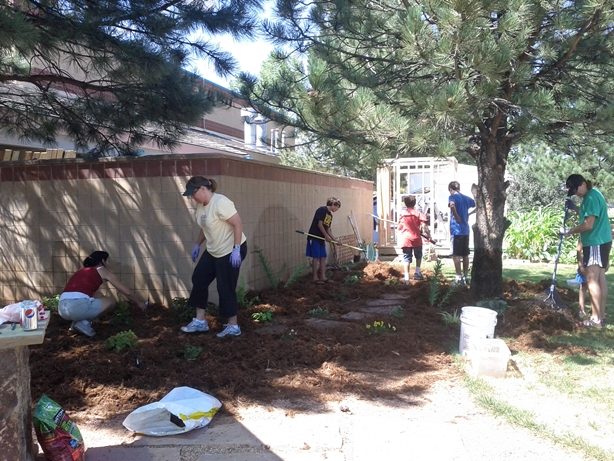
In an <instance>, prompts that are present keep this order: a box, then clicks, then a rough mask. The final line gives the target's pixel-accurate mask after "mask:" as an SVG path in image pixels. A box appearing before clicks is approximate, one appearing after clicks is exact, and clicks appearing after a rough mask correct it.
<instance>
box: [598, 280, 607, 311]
mask: <svg viewBox="0 0 614 461" xmlns="http://www.w3.org/2000/svg"><path fill="white" fill-rule="evenodd" d="M599 286H600V287H601V302H600V303H599V314H600V316H601V317H600V318H601V320H603V319H605V305H606V303H607V299H608V282H607V280H606V278H605V269H601V270H600V271H599Z"/></svg>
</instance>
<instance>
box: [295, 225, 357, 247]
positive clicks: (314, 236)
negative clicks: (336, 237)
mask: <svg viewBox="0 0 614 461" xmlns="http://www.w3.org/2000/svg"><path fill="white" fill-rule="evenodd" d="M295 232H297V233H299V234H303V235H308V236H309V237H313V238H316V239H320V240H326V239H325V238H324V237H320V236H319V235H313V234H308V233H307V232H303V231H300V230H297V231H295ZM332 243H334V244H337V245H341V246H344V247H348V248H353V249H354V250H358V251H365V252H366V251H367V250H363V249H362V248H358V247H353V246H352V245H346V244H345V243H341V242H334V241H333V242H332Z"/></svg>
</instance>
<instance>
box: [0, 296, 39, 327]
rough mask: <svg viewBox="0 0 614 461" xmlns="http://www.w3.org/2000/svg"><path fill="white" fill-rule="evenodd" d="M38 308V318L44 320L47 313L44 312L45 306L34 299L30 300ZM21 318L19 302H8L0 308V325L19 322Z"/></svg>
mask: <svg viewBox="0 0 614 461" xmlns="http://www.w3.org/2000/svg"><path fill="white" fill-rule="evenodd" d="M32 302H33V303H34V304H35V305H36V308H37V309H38V320H46V319H47V314H45V308H44V307H43V304H42V303H41V302H40V301H39V300H38V299H35V300H33V301H32ZM20 320H21V302H18V303H14V304H8V305H7V306H4V307H3V308H2V309H0V325H2V324H3V323H19V321H20Z"/></svg>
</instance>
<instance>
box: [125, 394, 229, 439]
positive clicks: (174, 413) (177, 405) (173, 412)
mask: <svg viewBox="0 0 614 461" xmlns="http://www.w3.org/2000/svg"><path fill="white" fill-rule="evenodd" d="M221 407H222V403H221V402H220V401H219V400H218V399H216V398H215V397H213V396H212V395H209V394H205V393H204V392H201V391H199V390H197V389H192V388H191V387H185V386H184V387H176V388H175V389H173V390H172V391H170V392H169V393H168V394H166V395H165V396H164V397H162V399H160V401H158V402H153V403H149V404H147V405H145V406H142V407H140V408H137V409H136V410H134V411H133V412H132V413H130V414H129V415H128V416H127V417H126V419H125V420H124V423H123V424H124V427H125V428H126V429H128V430H131V431H133V432H137V433H139V434H144V435H154V436H163V435H176V434H183V433H184V432H188V431H191V430H192V429H198V428H199V427H204V426H206V425H207V424H209V423H210V422H211V419H213V416H215V414H216V413H217V411H218V410H219V409H220V408H221Z"/></svg>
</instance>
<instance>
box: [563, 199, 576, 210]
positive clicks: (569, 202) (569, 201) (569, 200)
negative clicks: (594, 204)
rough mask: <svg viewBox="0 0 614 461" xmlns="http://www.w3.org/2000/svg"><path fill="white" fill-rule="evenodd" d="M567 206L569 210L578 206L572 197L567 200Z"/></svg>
mask: <svg viewBox="0 0 614 461" xmlns="http://www.w3.org/2000/svg"><path fill="white" fill-rule="evenodd" d="M565 207H566V208H567V209H568V210H575V209H576V208H578V207H577V206H576V204H575V203H574V202H573V200H572V199H571V198H568V199H567V200H565Z"/></svg>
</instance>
